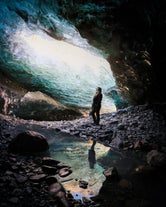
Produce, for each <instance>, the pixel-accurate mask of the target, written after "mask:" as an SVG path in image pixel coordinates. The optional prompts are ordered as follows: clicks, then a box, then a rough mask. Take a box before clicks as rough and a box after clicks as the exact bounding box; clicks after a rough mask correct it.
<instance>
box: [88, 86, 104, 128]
mask: <svg viewBox="0 0 166 207" xmlns="http://www.w3.org/2000/svg"><path fill="white" fill-rule="evenodd" d="M102 98H103V95H102V89H101V88H100V87H97V88H96V94H95V96H94V97H93V103H92V111H91V115H92V118H93V121H94V124H96V125H99V122H100V109H101V101H102Z"/></svg>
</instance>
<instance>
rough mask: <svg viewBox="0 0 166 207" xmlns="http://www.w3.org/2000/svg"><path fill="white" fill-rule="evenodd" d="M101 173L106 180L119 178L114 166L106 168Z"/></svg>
mask: <svg viewBox="0 0 166 207" xmlns="http://www.w3.org/2000/svg"><path fill="white" fill-rule="evenodd" d="M103 174H104V175H105V177H106V180H107V181H118V180H119V175H118V171H117V169H116V168H115V167H110V168H108V169H107V170H105V171H104V172H103Z"/></svg>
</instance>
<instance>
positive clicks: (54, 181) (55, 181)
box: [46, 176, 58, 185]
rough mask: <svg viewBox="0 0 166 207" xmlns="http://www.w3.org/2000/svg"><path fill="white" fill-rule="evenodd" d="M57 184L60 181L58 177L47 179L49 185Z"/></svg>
mask: <svg viewBox="0 0 166 207" xmlns="http://www.w3.org/2000/svg"><path fill="white" fill-rule="evenodd" d="M57 182H58V181H57V179H56V177H54V176H49V177H47V178H46V183H47V185H52V184H54V183H57Z"/></svg>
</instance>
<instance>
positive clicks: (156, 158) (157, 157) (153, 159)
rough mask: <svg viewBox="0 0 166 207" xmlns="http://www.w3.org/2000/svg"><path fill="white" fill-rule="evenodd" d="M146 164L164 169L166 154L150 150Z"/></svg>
mask: <svg viewBox="0 0 166 207" xmlns="http://www.w3.org/2000/svg"><path fill="white" fill-rule="evenodd" d="M147 163H148V164H149V165H151V166H153V167H165V166H166V154H164V153H162V152H158V151H157V150H151V151H150V152H149V153H148V154H147Z"/></svg>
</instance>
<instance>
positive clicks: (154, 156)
mask: <svg viewBox="0 0 166 207" xmlns="http://www.w3.org/2000/svg"><path fill="white" fill-rule="evenodd" d="M162 107H163V106H159V105H155V106H149V105H140V106H135V107H134V106H131V107H128V108H125V109H123V110H118V111H117V112H113V113H107V114H102V115H101V122H100V125H99V126H95V125H93V124H92V118H91V117H85V118H81V119H76V120H73V121H52V122H51V121H50V122H46V121H41V122H37V121H34V120H28V121H26V120H21V119H16V118H13V117H9V116H4V115H2V114H1V115H0V129H1V132H0V149H1V157H0V175H1V177H0V189H1V190H0V191H1V196H0V203H1V206H2V207H3V206H4V207H5V206H6V207H7V206H10V207H12V206H13V207H14V206H21V207H22V206H24V207H26V206H27V207H30V206H45V207H46V206H49V207H51V206H54V207H55V206H75V207H76V206H102V207H107V206H108V207H110V206H113V207H116V206H117V207H121V206H122V205H123V206H126V207H130V206H140V207H144V206H160V207H162V206H164V202H165V201H166V199H165V184H166V176H165V171H166V168H165V163H166V156H165V153H166V121H165V113H164V110H163V108H162ZM27 129H28V130H33V131H37V132H40V133H41V134H43V135H44V136H46V137H47V138H50V137H51V136H52V135H53V134H55V133H60V132H65V133H67V134H70V135H74V136H78V137H80V138H81V139H85V140H89V139H94V140H96V141H97V142H100V143H102V144H104V145H107V146H109V147H110V148H111V149H115V150H119V151H123V152H124V153H131V154H132V155H134V156H135V155H136V156H137V157H139V158H140V159H141V160H143V163H144V164H142V165H139V166H137V167H136V168H135V169H133V170H132V171H131V172H128V174H125V175H121V174H120V172H118V169H116V168H113V169H108V172H109V173H108V172H107V173H108V175H107V173H106V174H105V176H106V180H105V182H104V183H103V187H102V188H101V190H100V192H99V195H98V196H97V197H95V198H92V200H86V199H83V201H81V200H77V201H76V200H74V199H73V197H72V195H71V194H70V192H65V190H63V187H62V186H61V184H60V183H58V181H57V183H58V185H59V186H60V189H61V192H62V193H61V195H60V196H57V195H56V196H55V194H51V193H50V192H51V191H50V189H49V185H48V183H49V182H50V180H49V179H50V174H49V173H46V172H44V171H43V159H44V158H43V156H45V155H43V156H42V157H41V156H32V155H31V156H20V155H17V154H12V153H8V151H7V148H8V145H9V144H10V142H11V140H12V139H13V138H14V137H15V136H16V135H17V134H18V133H20V132H24V131H25V130H27ZM69 165H70V163H69ZM112 167H114V166H112ZM64 195H65V199H66V200H65V201H63V200H61V199H62V198H63V196H64Z"/></svg>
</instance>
